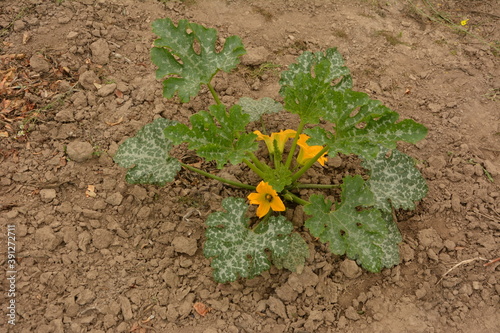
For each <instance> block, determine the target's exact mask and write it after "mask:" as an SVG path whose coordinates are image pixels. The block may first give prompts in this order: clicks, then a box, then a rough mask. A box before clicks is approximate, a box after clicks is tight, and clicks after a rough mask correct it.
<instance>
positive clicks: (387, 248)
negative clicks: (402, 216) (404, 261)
mask: <svg viewBox="0 0 500 333" xmlns="http://www.w3.org/2000/svg"><path fill="white" fill-rule="evenodd" d="M381 213H382V218H383V219H384V220H385V221H386V226H387V231H388V234H387V236H386V237H385V238H384V240H383V241H382V243H380V248H381V250H382V257H381V259H382V262H383V263H384V267H387V268H389V267H392V266H395V265H399V261H400V257H399V246H398V244H399V243H401V242H402V241H403V237H402V236H401V233H400V232H399V228H398V226H397V224H396V222H395V221H394V219H393V217H392V211H391V212H386V211H381Z"/></svg>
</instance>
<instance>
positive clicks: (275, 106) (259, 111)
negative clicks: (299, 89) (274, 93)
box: [238, 97, 283, 121]
mask: <svg viewBox="0 0 500 333" xmlns="http://www.w3.org/2000/svg"><path fill="white" fill-rule="evenodd" d="M238 104H239V105H240V106H241V108H242V109H243V112H244V113H246V114H248V115H250V121H257V120H259V119H260V117H261V116H262V115H263V114H267V113H269V114H270V113H278V112H280V111H282V110H283V105H281V103H279V102H276V101H275V100H274V99H272V98H269V97H263V98H261V99H253V98H250V97H242V98H240V100H239V101H238Z"/></svg>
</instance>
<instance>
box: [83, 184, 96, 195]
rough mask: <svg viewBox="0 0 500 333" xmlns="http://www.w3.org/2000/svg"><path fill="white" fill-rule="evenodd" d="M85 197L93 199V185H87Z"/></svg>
mask: <svg viewBox="0 0 500 333" xmlns="http://www.w3.org/2000/svg"><path fill="white" fill-rule="evenodd" d="M85 196H86V197H87V198H89V197H90V198H95V197H96V196H97V194H96V193H95V186H94V185H87V190H86V191H85Z"/></svg>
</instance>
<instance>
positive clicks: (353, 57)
mask: <svg viewBox="0 0 500 333" xmlns="http://www.w3.org/2000/svg"><path fill="white" fill-rule="evenodd" d="M429 3H433V2H429V1H425V2H420V1H402V0H401V1H393V0H389V1H376V0H373V1H362V0H354V1H347V0H339V1H333V0H332V1H327V0H324V1H322V0H315V1H298V0H276V1H264V0H261V1H256V0H249V1H243V0H234V1H229V0H228V1H211V0H207V1H201V0H198V1H196V0H192V1H184V2H174V1H161V2H159V1H153V0H143V1H132V0H110V1H104V0H95V1H94V0H79V1H76V0H75V1H71V0H65V1H64V0H63V1H42V0H32V1H27V0H16V1H14V0H3V1H2V4H1V6H0V29H1V38H0V39H1V41H0V42H1V45H0V64H1V68H0V73H1V76H0V79H1V85H0V101H1V102H0V103H1V104H0V227H1V234H0V240H1V242H0V247H1V248H0V258H1V260H0V263H1V266H2V267H1V268H2V270H1V272H2V273H1V275H0V276H1V286H2V292H1V296H0V304H1V311H0V313H1V317H0V331H2V332H41V333H46V332H78V333H80V332H95V333H97V332H148V333H149V332H186V333H187V332H200V333H202V332H203V333H217V332H219V333H222V332H231V333H236V332H273V333H278V332H398V333H399V332H412V333H413V332H419V333H420V332H421V333H438V332H462V333H469V332H500V319H499V315H498V314H499V310H500V305H499V301H500V266H499V265H500V262H492V261H493V260H494V259H496V258H498V257H499V256H500V238H499V235H500V189H499V184H500V136H499V133H500V111H499V103H498V100H499V96H498V94H499V89H500V80H499V77H500V71H499V67H498V63H499V61H498V40H500V38H499V35H498V33H499V31H498V18H499V16H500V6H499V3H498V1H495V0H490V1H472V0H471V1H458V0H457V1H453V0H443V1H440V2H439V3H433V4H434V6H435V7H432V8H434V9H436V10H439V11H440V12H441V13H446V14H447V15H448V17H451V18H452V19H453V22H455V23H457V24H458V25H460V21H461V20H465V19H469V21H467V24H466V25H465V26H464V29H465V30H466V31H468V33H467V34H466V33H463V32H457V31H456V30H454V29H453V27H451V26H450V25H446V24H440V22H442V21H439V20H438V18H439V17H438V16H436V15H434V14H435V13H433V12H432V11H431V10H430V9H429V8H430V7H429ZM163 17H170V18H172V19H173V20H174V21H177V20H179V19H183V18H186V19H189V20H191V21H194V22H196V23H200V24H203V25H205V26H209V27H214V28H216V29H218V30H219V33H220V35H221V36H222V37H228V36H230V35H239V36H240V37H241V38H242V40H243V43H244V44H245V46H246V48H247V51H248V54H247V55H245V56H244V57H243V59H242V63H241V64H240V65H239V66H238V68H237V70H236V71H234V72H233V73H231V74H225V73H219V74H218V75H217V77H216V82H215V89H216V90H217V91H218V93H219V94H220V95H221V96H222V100H223V102H224V103H225V104H228V105H231V104H233V103H235V102H236V101H237V100H238V99H239V98H240V97H241V96H250V97H254V98H260V97H265V96H267V97H272V98H275V99H277V100H280V97H279V94H278V90H279V85H278V80H279V74H278V73H279V69H285V68H286V66H287V65H289V64H290V63H292V62H293V61H294V59H295V58H296V57H297V56H298V55H299V54H300V53H301V52H303V51H304V50H311V51H318V50H325V49H326V48H328V47H334V46H336V47H338V49H339V51H340V52H341V53H342V54H343V56H344V57H345V59H346V64H347V66H348V67H349V68H350V69H351V71H352V75H353V78H354V88H355V89H356V90H359V91H364V92H368V93H369V94H370V95H371V96H372V97H373V98H376V99H379V100H381V101H382V102H383V103H384V104H386V105H387V106H389V107H391V108H392V109H394V110H395V111H397V112H399V113H400V114H401V116H402V118H411V119H414V120H416V121H418V122H420V123H423V124H424V125H426V126H427V127H428V129H429V134H428V136H427V138H426V139H425V140H423V141H422V142H420V143H418V144H417V145H414V146H413V145H401V146H400V148H401V150H403V151H404V152H406V153H408V154H409V155H411V156H413V157H415V158H416V159H417V160H418V167H419V168H420V170H421V171H422V173H423V175H424V176H425V178H426V180H427V182H428V186H429V193H428V196H427V197H426V198H425V199H423V200H422V201H421V202H420V203H419V204H418V207H417V209H416V210H415V211H412V212H404V211H401V212H397V219H398V221H399V222H398V225H399V228H400V230H401V232H402V235H403V238H404V241H403V242H402V243H401V245H400V249H401V263H400V265H398V266H396V267H394V268H391V269H385V270H384V271H382V272H381V273H380V274H372V273H368V272H366V271H362V270H361V269H360V268H359V267H358V266H357V265H356V264H355V263H354V262H352V261H350V260H347V259H346V258H344V257H338V256H335V255H331V254H329V253H328V252H327V250H326V247H325V245H322V244H320V243H319V242H318V241H316V240H314V239H311V237H310V236H307V232H306V230H304V228H303V227H301V226H302V224H303V221H304V218H305V216H304V214H303V212H302V211H301V210H300V209H295V210H289V211H288V212H287V218H289V219H290V220H292V221H293V222H294V223H295V225H296V226H297V227H298V228H299V230H301V231H302V232H303V235H304V237H306V238H307V240H308V241H309V244H310V254H311V256H310V258H309V259H308V260H307V262H306V265H305V268H304V270H303V272H302V273H301V274H297V273H291V272H288V271H281V270H277V269H275V268H273V269H271V270H270V271H268V272H266V273H264V274H263V275H262V276H260V277H256V278H254V279H251V280H238V281H237V282H234V283H229V284H224V285H219V284H217V283H215V282H214V281H213V279H212V277H211V268H210V262H209V260H207V259H205V258H204V257H203V254H202V246H203V241H204V224H203V222H204V220H205V218H206V217H207V215H208V214H209V213H210V212H213V211H215V210H217V209H220V201H221V199H222V198H224V197H227V196H229V195H235V196H245V195H246V194H247V193H246V192H245V191H238V190H235V189H233V188H230V187H227V186H223V185H221V184H219V183H216V182H213V181H210V180H207V179H204V178H202V177H199V176H196V175H193V174H190V173H187V172H184V171H183V172H181V173H180V174H179V176H178V177H177V179H176V180H175V182H173V183H171V184H168V185H166V186H165V187H162V188H159V187H154V186H140V185H129V184H127V183H126V182H125V180H124V175H125V170H123V169H121V168H119V167H118V166H117V165H115V164H114V163H113V160H112V156H113V154H114V153H115V152H116V150H117V147H118V145H119V144H120V143H121V142H123V140H124V139H125V138H127V137H130V136H133V135H134V134H135V133H136V131H137V130H138V129H139V128H140V127H142V126H143V125H145V124H146V123H148V122H150V121H152V120H153V119H154V118H155V117H166V118H170V119H175V120H177V121H181V122H184V123H186V122H187V120H188V117H189V116H190V115H191V114H193V113H194V112H196V111H198V110H201V109H205V108H206V107H207V106H208V105H209V104H210V103H211V97H210V93H209V92H208V91H207V90H203V91H202V92H201V94H200V95H199V96H198V97H196V98H195V99H194V100H192V101H191V102H189V103H186V104H181V103H178V102H176V100H175V99H174V100H166V99H164V98H163V97H162V96H161V83H160V82H159V81H157V80H156V79H155V76H154V70H155V68H154V67H153V65H152V64H151V62H150V60H149V49H150V47H151V44H152V41H153V40H154V38H155V36H154V35H153V34H152V33H151V30H150V24H151V22H152V21H153V20H154V19H156V18H163ZM495 28H496V29H495ZM487 41H488V42H492V44H490V45H488V44H487V43H486V42H487ZM495 41H496V43H497V44H496V48H495ZM294 124H296V119H295V118H293V117H289V116H287V115H285V114H278V115H274V116H273V117H268V118H267V127H268V129H269V130H271V131H273V130H279V129H285V128H289V127H291V126H293V125H294ZM179 154H184V155H181V156H182V158H183V159H184V160H185V161H188V162H189V163H197V162H199V161H197V160H193V155H192V154H190V153H189V152H187V151H183V152H179ZM204 167H205V168H207V169H208V170H210V171H211V172H217V170H216V169H215V167H214V166H213V164H209V163H205V164H204ZM356 167H357V165H356V161H354V160H352V159H351V158H350V157H348V156H341V157H340V158H335V159H330V162H329V165H328V168H324V169H322V168H319V167H318V168H314V169H313V170H311V172H310V173H308V174H307V177H309V178H311V179H312V180H313V181H321V180H322V179H324V178H326V179H329V180H331V179H333V180H334V181H335V180H336V181H338V180H339V179H341V176H342V174H343V173H346V172H349V170H352V169H354V168H356ZM247 171H248V170H246V169H243V168H239V167H231V168H229V169H227V170H226V171H224V172H226V175H230V176H231V177H235V178H236V179H238V180H239V181H253V180H252V179H250V180H249V179H248V178H247V177H248V176H247ZM9 226H14V227H9ZM9 228H10V229H9ZM12 228H14V229H12ZM8 231H11V232H14V233H15V236H16V239H15V245H16V247H15V256H16V262H15V265H14V266H15V269H16V271H17V273H16V274H15V283H14V286H15V297H11V296H8V294H9V293H8V291H9V290H10V289H9V288H12V284H11V280H8V279H7V278H8V276H7V271H9V270H10V269H9V266H8V264H9V261H8V254H7V252H8V249H7V235H8ZM12 299H14V300H15V313H16V315H15V325H11V324H9V322H8V320H9V318H10V317H9V316H8V315H9V313H11V312H10V310H9V309H8V306H9V304H10V302H11V301H12ZM197 302H199V303H202V304H204V305H205V306H206V307H209V308H210V311H209V312H208V313H204V314H205V315H204V316H201V315H200V314H199V313H198V312H197V311H196V310H195V309H194V308H193V305H194V304H195V303H197ZM202 313H203V312H202Z"/></svg>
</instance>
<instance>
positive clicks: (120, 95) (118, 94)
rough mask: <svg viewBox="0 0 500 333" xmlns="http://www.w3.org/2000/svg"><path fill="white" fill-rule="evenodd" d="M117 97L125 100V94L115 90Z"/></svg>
mask: <svg viewBox="0 0 500 333" xmlns="http://www.w3.org/2000/svg"><path fill="white" fill-rule="evenodd" d="M115 95H116V97H118V98H123V93H122V92H121V91H120V90H118V89H115Z"/></svg>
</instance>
